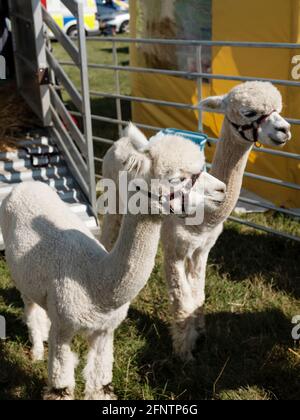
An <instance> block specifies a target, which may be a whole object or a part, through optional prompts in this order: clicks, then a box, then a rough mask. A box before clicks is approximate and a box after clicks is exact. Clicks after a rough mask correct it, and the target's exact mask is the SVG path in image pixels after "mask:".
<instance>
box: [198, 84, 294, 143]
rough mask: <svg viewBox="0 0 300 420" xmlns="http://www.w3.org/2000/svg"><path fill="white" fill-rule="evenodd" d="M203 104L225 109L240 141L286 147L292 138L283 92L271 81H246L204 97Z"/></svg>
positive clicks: (212, 109) (233, 132)
mask: <svg viewBox="0 0 300 420" xmlns="http://www.w3.org/2000/svg"><path fill="white" fill-rule="evenodd" d="M200 105H201V107H203V109H207V110H209V111H216V112H224V113H225V116H226V119H227V122H228V123H229V126H230V129H231V131H232V134H233V136H234V138H235V139H237V140H238V141H241V142H244V143H250V144H251V143H253V144H254V143H256V142H257V141H259V142H260V143H262V144H265V145H269V146H284V145H285V144H286V143H287V142H288V141H289V140H290V139H291V126H290V124H289V123H288V122H287V121H286V120H285V119H284V118H283V117H282V116H281V115H280V113H281V111H282V97H281V94H280V92H279V90H278V89H277V88H275V86H273V85H272V84H271V83H269V82H246V83H243V84H241V85H238V86H236V87H235V88H233V89H232V90H231V91H230V92H229V93H228V94H227V95H224V96H213V97H210V98H207V99H204V100H203V101H202V102H201V103H200Z"/></svg>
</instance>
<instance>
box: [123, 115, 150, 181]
mask: <svg viewBox="0 0 300 420" xmlns="http://www.w3.org/2000/svg"><path fill="white" fill-rule="evenodd" d="M127 137H128V138H129V140H130V142H131V144H132V147H133V150H132V151H131V153H129V155H128V158H127V161H126V171H128V172H131V173H133V174H135V175H142V176H145V175H147V174H148V173H149V172H150V168H151V159H150V157H149V155H148V150H149V142H148V140H147V138H146V136H145V135H144V134H143V133H142V132H141V131H140V130H139V129H138V128H137V127H136V126H135V125H134V124H132V123H130V124H129V126H128V129H127Z"/></svg>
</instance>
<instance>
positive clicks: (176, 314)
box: [165, 257, 198, 361]
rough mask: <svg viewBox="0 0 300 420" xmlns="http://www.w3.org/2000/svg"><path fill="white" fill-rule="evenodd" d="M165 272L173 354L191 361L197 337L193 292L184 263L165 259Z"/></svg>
mask: <svg viewBox="0 0 300 420" xmlns="http://www.w3.org/2000/svg"><path fill="white" fill-rule="evenodd" d="M165 272H166V280H167V284H168V289H169V297H170V306H171V311H172V327H171V334H172V341H173V349H174V353H175V354H176V355H177V356H178V357H180V358H181V359H182V360H184V361H191V360H193V359H194V357H193V354H192V349H193V348H194V345H195V342H196V340H197V337H198V335H197V331H196V329H195V324H194V311H195V302H194V298H193V290H192V288H191V285H190V283H189V280H188V278H187V276H186V270H185V261H184V260H176V261H175V260H174V259H172V258H169V257H165Z"/></svg>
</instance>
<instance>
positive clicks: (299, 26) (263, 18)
mask: <svg viewBox="0 0 300 420" xmlns="http://www.w3.org/2000/svg"><path fill="white" fill-rule="evenodd" d="M165 1H166V2H167V1H168V2H169V6H170V8H171V6H172V7H173V8H176V0H165ZM191 1H192V0H191ZM198 1H199V0H198ZM204 1H210V0H204ZM138 3H139V2H137V1H136V0H131V15H132V16H131V23H132V35H133V36H136V35H137V22H139V18H140V11H138V12H137V10H138ZM189 3H190V0H187V1H185V2H184V4H185V7H186V8H188V7H189ZM192 4H193V1H192V3H191V5H192ZM180 7H181V11H182V7H183V6H182V4H181V5H180ZM211 8H212V11H211V14H212V21H211V26H212V39H213V40H223V41H253V42H284V43H285V42H286V43H299V42H300V0H264V1H261V0H252V1H246V0H221V1H220V0H212V6H211ZM168 10H169V9H168ZM270 11H272V13H270ZM164 13H165V11H164ZM170 13H171V12H170ZM172 16H176V13H174V10H173V15H170V16H167V18H168V19H169V21H170V22H171V23H172V25H174V21H172ZM143 18H144V19H147V16H143ZM165 24H166V18H164V25H165ZM172 25H171V24H170V23H169V26H168V27H171V28H172V31H170V34H169V37H172V33H173V36H174V27H173V26H172ZM146 26H147V25H146ZM151 27H152V26H151ZM155 29H156V27H155ZM150 35H151V36H153V37H155V36H157V34H156V33H155V32H154V33H153V32H152V33H150ZM167 37H168V36H167ZM149 48H150V47H137V48H133V49H132V51H131V61H132V65H140V66H143V65H149V61H150V63H151V60H152V66H153V58H152V59H151V54H152V57H155V56H157V57H158V56H159V53H160V61H164V54H165V57H166V58H165V62H164V66H166V67H167V68H172V65H171V64H170V62H172V58H174V57H177V56H178V54H177V55H176V52H175V53H174V51H172V49H170V48H169V49H168V50H167V49H166V47H164V49H163V48H161V50H160V51H159V47H156V50H155V49H153V50H152V51H151V50H150V49H149ZM299 54H300V51H297V50H286V49H251V48H228V47H225V48H224V47H222V48H216V47H215V48H213V49H212V73H213V74H225V75H233V76H234V75H238V76H250V77H263V78H271V79H282V80H292V69H293V66H294V64H292V58H293V56H295V55H299ZM181 55H182V53H181ZM195 56H196V54H195ZM149 57H150V58H149ZM187 61H188V60H187ZM154 64H156V67H159V60H157V63H154ZM189 64H190V63H189ZM191 65H192V64H191ZM236 84H237V83H236V82H230V81H224V80H214V81H212V82H211V83H209V82H208V81H206V82H205V81H204V83H203V96H209V95H220V94H224V93H226V92H228V91H229V90H230V89H231V88H232V87H233V86H235V85H236ZM279 89H280V91H281V93H282V95H283V102H284V111H283V115H285V116H287V117H289V118H299V119H300V87H299V88H298V87H279ZM132 91H133V92H132V93H133V95H134V96H141V97H146V98H152V99H161V100H165V101H171V102H181V103H186V104H197V103H198V94H197V84H196V82H195V81H191V80H188V79H186V80H183V79H181V78H177V77H169V76H164V75H152V74H142V73H139V74H134V75H133V76H132ZM133 118H134V121H136V122H141V123H144V124H148V125H153V126H158V127H177V128H183V129H189V130H194V131H196V130H197V127H198V113H197V111H193V110H190V111H189V110H181V109H175V108H173V107H165V106H154V105H149V104H143V103H138V104H135V105H134V106H133ZM221 124H222V116H220V115H213V114H207V113H205V114H204V128H205V132H206V133H208V134H209V135H212V136H214V137H215V136H218V135H219V133H220V127H221ZM284 150H285V151H288V152H293V153H299V154H300V127H299V126H293V140H292V141H291V142H290V144H289V145H288V146H286V147H285V149H284ZM213 152H214V150H213V148H207V152H206V154H207V159H208V160H211V158H212V156H213ZM247 170H248V171H249V172H253V173H257V174H260V175H265V176H268V177H271V178H276V179H281V180H284V181H289V182H293V183H297V184H300V164H299V161H297V160H293V159H286V158H281V157H273V156H270V155H267V154H265V153H252V154H251V156H250V159H249V164H248V168H247ZM244 187H245V188H247V189H249V190H251V191H253V192H255V193H256V194H258V195H260V196H262V197H264V198H266V199H269V200H271V201H273V202H274V203H276V204H277V205H280V206H286V207H296V208H300V192H299V191H296V190H290V189H287V188H283V187H280V186H276V185H272V184H270V183H265V182H262V181H257V180H250V179H249V178H245V182H244Z"/></svg>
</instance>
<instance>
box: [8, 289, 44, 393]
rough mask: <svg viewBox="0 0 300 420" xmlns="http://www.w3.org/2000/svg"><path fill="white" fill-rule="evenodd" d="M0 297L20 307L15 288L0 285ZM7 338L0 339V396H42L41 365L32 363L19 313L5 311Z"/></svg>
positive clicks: (21, 306) (19, 299) (42, 379)
mask: <svg viewBox="0 0 300 420" xmlns="http://www.w3.org/2000/svg"><path fill="white" fill-rule="evenodd" d="M0 297H1V298H2V299H3V301H4V302H5V304H6V305H7V307H8V308H10V305H12V304H13V305H14V309H15V308H17V309H20V308H23V304H22V300H21V297H20V295H19V293H18V292H17V290H16V289H13V288H10V289H0ZM3 315H4V316H5V320H6V329H7V339H6V340H5V341H1V340H0V400H20V399H30V400H37V399H40V398H41V395H42V389H43V387H44V386H45V380H44V378H43V374H42V373H41V372H42V371H41V369H43V367H42V366H37V365H32V362H31V360H30V356H29V343H28V333H27V328H26V326H25V324H23V322H22V319H21V317H19V316H17V315H15V314H13V313H11V312H9V311H6V312H5V313H3Z"/></svg>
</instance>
